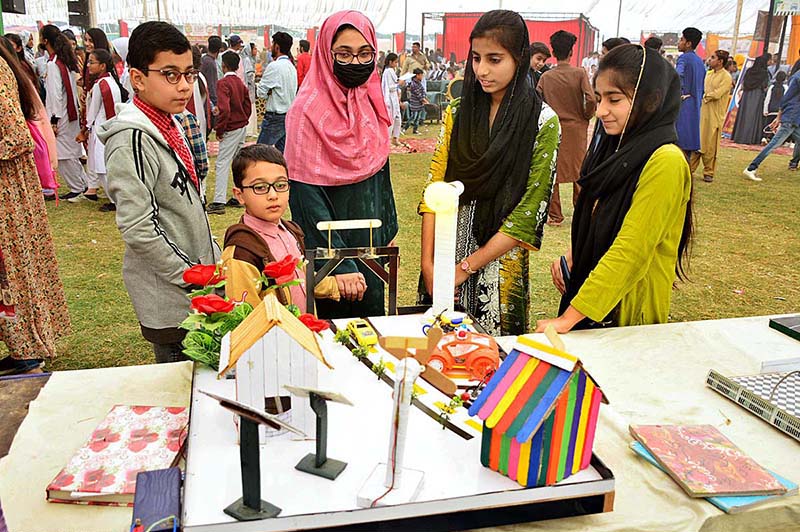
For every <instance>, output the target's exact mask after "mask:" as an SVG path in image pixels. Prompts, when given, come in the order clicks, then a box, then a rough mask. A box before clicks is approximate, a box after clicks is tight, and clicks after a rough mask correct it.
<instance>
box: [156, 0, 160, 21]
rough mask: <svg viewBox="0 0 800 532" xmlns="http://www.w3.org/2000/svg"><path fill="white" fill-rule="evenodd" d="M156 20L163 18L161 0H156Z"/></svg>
mask: <svg viewBox="0 0 800 532" xmlns="http://www.w3.org/2000/svg"><path fill="white" fill-rule="evenodd" d="M156 20H161V0H156Z"/></svg>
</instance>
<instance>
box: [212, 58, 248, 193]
mask: <svg viewBox="0 0 800 532" xmlns="http://www.w3.org/2000/svg"><path fill="white" fill-rule="evenodd" d="M217 107H218V108H219V114H218V115H217V125H216V128H217V138H220V137H222V138H220V141H219V154H218V155H217V165H216V171H217V179H216V185H215V187H214V201H213V202H212V203H225V197H226V195H227V193H228V174H230V171H231V163H232V162H233V158H234V157H236V154H237V153H239V150H241V149H242V148H243V147H244V141H245V139H246V138H247V122H248V121H249V120H250V111H251V108H252V104H251V102H250V92H249V91H248V90H247V86H246V85H245V84H244V83H243V82H242V80H241V79H239V78H238V77H237V76H236V73H235V72H227V73H226V74H225V75H224V76H222V79H221V80H219V81H218V82H217Z"/></svg>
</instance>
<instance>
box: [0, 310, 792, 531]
mask: <svg viewBox="0 0 800 532" xmlns="http://www.w3.org/2000/svg"><path fill="white" fill-rule="evenodd" d="M768 321H769V318H768V317H753V318H736V319H728V320H713V321H702V322H688V323H673V324H664V325H650V326H641V327H627V328H619V329H605V330H599V331H576V332H572V333H569V334H567V335H564V336H563V339H564V341H565V343H566V347H567V350H568V351H570V352H571V353H573V354H575V355H578V356H580V357H581V359H582V360H583V362H584V363H585V365H586V366H587V369H588V370H589V371H590V373H591V374H592V376H593V377H594V378H595V379H597V381H598V382H599V383H600V385H601V386H602V387H603V391H604V392H605V393H606V395H607V396H608V398H609V400H610V401H611V403H610V405H604V406H603V407H602V408H601V410H600V422H599V424H598V433H597V440H596V442H595V451H596V453H597V454H598V455H599V456H600V457H601V458H602V459H603V461H604V462H605V463H606V464H607V465H608V466H609V467H610V468H611V469H612V471H614V475H615V477H616V500H615V504H614V511H613V512H611V513H606V514H599V515H592V516H585V517H576V518H570V519H561V520H558V521H557V522H551V521H543V522H539V523H527V524H521V525H515V526H508V527H504V528H503V529H502V530H503V531H505V532H508V531H514V532H516V531H535V530H549V531H552V530H565V531H572V530H574V531H578V530H592V531H600V532H603V531H634V530H635V531H639V530H659V531H662V530H663V531H676V532H686V531H693V530H702V531H703V532H713V531H726V532H728V531H731V532H737V531H743V532H744V531H748V532H749V531H753V530H769V531H770V532H774V531H789V530H794V531H797V530H798V528H799V527H798V523H800V496H794V497H785V498H781V499H777V500H775V501H773V502H771V503H769V504H766V505H764V506H761V507H758V508H755V509H753V510H749V511H747V512H744V513H741V514H736V515H727V514H724V513H723V512H721V511H720V510H718V509H716V508H715V507H714V506H712V505H711V504H709V503H707V502H705V501H703V500H694V499H690V498H689V497H687V496H686V495H684V493H683V491H682V490H681V489H680V487H679V486H678V485H677V484H675V483H674V482H673V481H672V480H670V479H669V478H668V477H667V476H666V475H664V474H663V473H661V472H659V471H657V470H656V469H655V468H654V467H652V466H650V465H647V464H645V463H644V462H643V461H641V460H640V459H639V458H638V457H636V456H635V455H634V454H633V452H632V451H630V450H629V449H628V443H629V442H630V441H631V437H630V436H629V434H628V430H627V427H628V424H630V423H642V424H644V423H683V424H689V423H710V424H712V425H715V426H717V427H718V428H719V429H720V430H721V431H722V432H723V433H724V434H725V435H726V436H728V437H729V438H730V439H731V440H733V442H734V443H736V444H737V445H738V446H739V447H740V448H741V449H742V450H744V451H745V452H747V453H749V454H750V455H751V456H752V457H753V458H754V459H755V460H756V461H758V462H759V463H760V464H761V465H763V466H765V467H767V468H770V469H774V470H775V471H777V472H778V473H780V474H782V475H783V476H785V477H787V478H789V479H791V480H794V481H798V480H800V460H798V457H800V444H798V443H797V442H796V441H795V440H793V439H792V438H790V437H789V436H786V435H784V434H782V433H781V432H779V431H778V430H776V429H774V428H772V427H770V426H769V425H767V424H766V423H764V422H763V421H761V420H760V419H758V418H757V417H756V416H754V415H751V414H750V413H748V412H747V411H745V410H744V409H741V408H739V407H737V406H736V405H734V404H733V403H731V402H730V401H728V400H727V399H725V398H724V397H722V396H721V395H719V394H717V393H716V392H714V391H712V390H711V389H710V388H707V387H706V386H705V384H704V383H705V377H706V374H707V373H708V370H709V369H711V368H714V369H716V370H718V371H720V372H722V373H724V374H727V375H744V374H748V373H757V372H758V371H759V369H760V364H761V362H762V361H764V360H774V359H779V358H789V357H796V356H800V342H797V341H795V340H792V339H791V338H789V337H787V336H785V335H783V334H781V333H778V332H776V331H774V330H772V329H770V328H769V327H768ZM512 341H513V339H503V340H502V343H504V344H505V346H506V347H509V345H510V343H511V342H512ZM184 366H185V365H184ZM162 368H163V371H165V372H166V371H167V368H165V367H164V366H140V367H134V368H111V369H104V370H90V371H75V372H63V373H56V374H54V375H53V377H52V378H51V381H50V382H49V383H48V385H47V386H45V388H44V389H43V390H42V393H41V394H40V396H39V398H38V399H37V400H36V401H34V402H33V403H31V412H30V414H29V416H28V418H26V419H25V421H24V422H23V424H22V426H21V427H20V431H19V433H18V435H17V438H16V439H15V441H14V444H13V445H12V448H11V452H10V454H9V456H8V457H6V458H4V459H3V460H1V461H0V500H2V502H3V507H4V510H5V513H6V517H7V518H8V519H9V525H10V530H12V532H15V531H23V532H37V531H39V530H41V531H43V532H56V531H58V530H65V531H76V532H77V531H80V532H92V531H94V530H97V531H102V532H109V531H116V530H119V531H123V530H127V525H128V524H129V523H130V509H124V508H123V509H118V508H113V509H106V508H95V507H80V506H75V507H72V506H70V505H55V504H48V503H46V502H45V501H44V487H45V485H46V484H47V483H48V482H49V481H50V480H51V478H52V477H53V476H54V475H55V474H56V473H57V472H58V469H59V468H60V467H61V466H62V465H63V463H65V462H66V460H67V459H68V458H69V455H70V454H71V453H72V452H73V450H74V449H75V448H77V447H78V446H80V444H82V443H83V441H84V440H85V438H86V437H88V434H89V433H91V430H92V428H93V427H94V424H95V422H94V421H91V422H84V423H78V421H80V420H81V419H83V418H84V417H89V418H91V417H92V416H94V417H93V418H92V419H96V420H97V422H99V419H100V418H101V417H102V415H103V414H104V412H105V411H106V410H107V409H108V408H110V405H111V404H113V403H114V402H126V401H123V400H121V399H120V397H122V398H123V399H127V398H128V397H127V396H128V395H129V394H131V393H133V396H132V397H133V401H143V400H146V399H152V398H153V393H152V391H153V390H158V389H159V388H160V387H163V386H164V385H165V384H166V383H167V382H170V383H171V382H172V381H173V380H174V376H175V373H174V370H169V374H170V375H172V377H169V378H167V376H166V374H163V373H162V372H161V371H162ZM95 375H97V376H102V377H103V378H102V379H96V378H95V377H94V376H95ZM179 375H181V376H182V377H181V382H182V383H183V384H182V386H183V388H181V390H182V391H181V392H180V394H179V395H180V397H183V398H184V399H185V400H186V401H187V402H188V386H189V382H190V379H191V375H190V373H189V370H188V369H183V367H181V369H180V371H179ZM132 376H133V377H140V378H144V377H145V376H147V377H148V379H149V380H148V387H146V388H143V389H142V388H139V389H138V390H133V391H130V390H122V389H120V390H116V389H115V388H116V387H118V386H119V385H120V383H124V382H127V381H129V380H130V379H131V377H132ZM98 380H102V381H105V385H103V386H99V383H98V382H97V381H98ZM375 383H376V385H377V384H381V383H378V382H377V379H376V381H375ZM54 384H58V390H51V387H53V386H54ZM381 386H384V387H385V384H381ZM387 388H388V387H387ZM55 391H59V393H51V392H55ZM61 392H67V395H64V394H63V393H61ZM176 393H177V392H176ZM181 394H182V395H181ZM112 396H113V398H112ZM65 397H69V398H70V400H69V402H65V401H64V400H63V399H64V398H65ZM173 397H176V398H177V397H178V396H173ZM98 400H99V402H102V403H103V404H102V405H101V404H98ZM176 404H179V403H176ZM106 405H107V407H106ZM337 408H339V407H338V405H331V408H330V411H329V413H330V416H331V419H330V425H331V429H332V430H333V427H335V425H336V423H337V415H341V413H340V412H338V411H337V410H336V409H337ZM341 408H346V407H344V406H342V407H341ZM101 412H102V413H101ZM34 417H35V418H38V421H37V423H33V422H32V421H31V420H32V419H33V418H34ZM42 419H47V420H48V421H49V423H48V424H47V426H46V427H44V429H43V430H45V432H42V433H39V432H38V425H39V424H40V423H41V420H42ZM726 420H730V424H726ZM426 421H427V420H426ZM227 422H231V420H230V417H228V420H227ZM414 423H416V422H415V421H413V420H412V424H411V430H412V433H413V431H414V430H415V427H414ZM79 432H80V434H78V433H79ZM51 442H53V443H51ZM311 448H312V443H311V442H308V450H310V449H311ZM341 454H342V452H341V449H337V448H336V445H335V443H334V440H333V438H331V440H330V446H329V456H331V457H334V458H338V457H339V456H341ZM43 461H44V462H45V463H44V464H42V463H41V462H43ZM351 465H352V464H351ZM351 465H349V466H348V468H349V467H351ZM43 467H44V469H47V468H49V469H48V470H47V471H44V472H42V471H39V470H40V469H42V468H43ZM230 467H232V466H230ZM17 469H19V470H20V471H23V472H25V473H29V474H22V475H16V476H15V477H14V482H15V484H13V486H12V485H11V484H10V481H9V475H10V473H12V472H13V471H15V470H17ZM34 469H36V470H37V471H34ZM486 473H487V474H491V475H492V476H497V477H499V475H497V474H496V473H493V472H491V471H488V470H487V471H486ZM223 477H224V475H223ZM499 478H501V479H502V477H499ZM237 479H238V475H237ZM506 480H507V479H506ZM319 481H320V482H321V483H322V484H321V485H322V486H326V487H329V486H330V485H331V484H330V481H327V480H325V479H319ZM220 482H223V483H228V482H231V481H230V480H228V479H226V478H222V479H221V480H220ZM326 483H328V484H326ZM263 496H264V498H265V499H266V500H270V492H269V491H265V492H264V494H263ZM53 512H57V513H59V514H60V512H69V518H68V519H64V520H63V521H62V523H64V526H63V528H59V527H52V526H51V527H49V528H46V527H44V526H39V524H38V523H39V522H41V521H42V519H44V518H47V517H49V516H52V515H53ZM101 514H102V515H101ZM62 515H63V514H62ZM31 516H35V517H36V519H30V517H31ZM25 519H27V521H25ZM23 522H26V523H28V524H30V525H31V526H25V527H23V526H21V525H20V523H23ZM487 530H490V529H487Z"/></svg>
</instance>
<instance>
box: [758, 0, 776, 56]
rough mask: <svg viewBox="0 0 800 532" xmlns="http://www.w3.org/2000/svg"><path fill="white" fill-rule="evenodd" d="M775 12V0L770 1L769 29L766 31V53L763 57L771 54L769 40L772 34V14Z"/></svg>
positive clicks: (764, 52)
mask: <svg viewBox="0 0 800 532" xmlns="http://www.w3.org/2000/svg"><path fill="white" fill-rule="evenodd" d="M773 11H775V0H769V13H767V27H766V28H765V29H764V51H763V52H761V53H762V55H763V54H766V53H767V52H769V38H770V34H771V33H772V12H773Z"/></svg>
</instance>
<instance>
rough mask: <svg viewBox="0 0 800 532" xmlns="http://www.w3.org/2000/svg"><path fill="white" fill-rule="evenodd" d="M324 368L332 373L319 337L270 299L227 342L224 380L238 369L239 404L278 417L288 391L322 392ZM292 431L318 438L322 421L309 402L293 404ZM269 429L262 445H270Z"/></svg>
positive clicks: (222, 371)
mask: <svg viewBox="0 0 800 532" xmlns="http://www.w3.org/2000/svg"><path fill="white" fill-rule="evenodd" d="M320 362H321V363H322V364H325V365H326V366H327V367H328V368H331V369H333V368H332V367H331V365H330V364H328V362H327V361H326V360H325V357H324V356H323V354H322V349H321V348H320V346H319V341H318V337H317V334H316V333H315V332H313V331H311V330H310V329H309V328H308V327H306V326H305V325H304V324H303V323H302V322H301V321H300V320H298V319H297V318H296V317H295V316H294V314H292V313H291V312H290V311H289V310H288V309H287V308H286V307H284V306H283V305H282V304H281V303H280V302H279V301H278V299H277V298H276V297H275V296H274V295H272V294H269V295H267V297H265V298H264V300H263V301H262V302H261V304H259V305H258V306H257V307H256V308H255V309H254V310H253V312H252V313H251V314H250V315H249V316H247V318H245V319H244V321H242V323H240V324H239V326H238V327H237V328H236V329H234V330H233V331H232V332H231V333H229V334H227V335H226V336H225V337H224V338H223V339H222V349H221V352H220V363H219V368H220V371H219V375H220V376H223V375H225V374H226V373H227V372H228V371H229V370H230V369H231V368H234V367H235V368H236V399H237V400H238V401H240V402H242V403H245V404H247V405H249V406H252V407H254V408H257V409H259V410H270V411H274V410H273V409H272V408H270V407H274V406H277V404H278V403H279V402H280V401H279V399H278V398H279V397H281V396H288V395H289V394H288V392H287V391H286V390H285V388H284V386H286V385H287V384H289V385H294V386H307V387H312V388H315V387H316V386H317V371H318V369H319V364H320ZM290 411H291V420H287V421H289V422H290V423H291V424H292V425H294V426H295V427H297V428H299V429H300V430H302V431H303V432H305V433H306V434H307V435H309V436H310V437H313V434H314V431H315V426H316V416H315V414H314V412H312V410H311V405H310V403H309V400H308V398H298V397H292V398H291V408H290ZM265 437H266V431H265V427H264V425H261V426H260V427H259V440H260V441H261V443H263V442H264V440H265Z"/></svg>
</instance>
